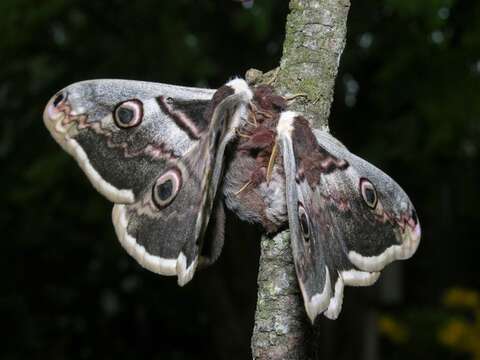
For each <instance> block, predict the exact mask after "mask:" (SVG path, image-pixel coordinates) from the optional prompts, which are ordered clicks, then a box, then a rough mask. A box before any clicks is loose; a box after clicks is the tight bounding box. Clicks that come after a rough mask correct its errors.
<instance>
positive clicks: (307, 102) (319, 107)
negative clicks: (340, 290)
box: [246, 0, 350, 360]
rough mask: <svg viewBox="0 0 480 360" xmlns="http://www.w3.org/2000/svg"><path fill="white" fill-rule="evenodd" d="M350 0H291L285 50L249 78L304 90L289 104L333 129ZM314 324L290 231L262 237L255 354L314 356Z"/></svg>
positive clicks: (293, 91)
mask: <svg viewBox="0 0 480 360" xmlns="http://www.w3.org/2000/svg"><path fill="white" fill-rule="evenodd" d="M349 7H350V2H349V1H348V0H291V1H290V13H289V15H288V17H287V23H286V35H285V41H284V45H283V55H282V59H281V61H280V65H279V67H278V68H277V69H275V70H273V71H270V72H268V73H266V74H261V73H259V72H258V71H256V70H249V72H248V73H247V75H246V78H247V80H248V81H250V82H252V83H255V82H257V83H258V82H268V83H270V84H272V85H273V86H274V87H275V89H276V90H277V91H278V92H279V93H280V94H282V95H284V96H287V97H292V96H295V95H299V96H297V97H296V98H295V101H293V102H292V104H291V106H290V109H292V110H295V111H299V112H302V113H303V114H304V115H305V116H306V117H307V118H308V119H309V120H311V121H312V123H313V124H314V126H315V127H317V128H322V129H328V116H329V114H330V106H331V103H332V100H333V88H334V83H335V77H336V75H337V72H338V66H339V62H340V56H341V54H342V51H343V48H344V46H345V39H346V24H347V16H348V10H349ZM311 331H312V327H311V325H310V323H309V321H308V318H307V316H306V315H305V311H304V307H303V300H302V298H301V294H300V291H299V287H298V283H297V280H296V275H295V269H294V265H293V259H292V254H291V248H290V237H289V234H288V231H285V232H282V233H280V234H278V235H276V236H275V237H273V238H269V237H266V236H265V237H264V238H263V239H262V241H261V255H260V267H259V274H258V299H257V309H256V314H255V325H254V330H253V336H252V355H253V358H254V359H262V360H263V359H272V360H273V359H302V360H303V359H311V358H313V357H314V355H312V354H313V352H312V349H311V346H310V344H309V340H310V339H311V338H313V337H312V336H311Z"/></svg>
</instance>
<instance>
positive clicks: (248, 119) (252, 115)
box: [247, 103, 258, 127]
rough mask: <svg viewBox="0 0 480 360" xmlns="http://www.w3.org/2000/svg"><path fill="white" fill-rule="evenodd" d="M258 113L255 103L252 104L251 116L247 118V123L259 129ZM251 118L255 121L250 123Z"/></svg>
mask: <svg viewBox="0 0 480 360" xmlns="http://www.w3.org/2000/svg"><path fill="white" fill-rule="evenodd" d="M257 111H258V109H257V107H256V106H255V104H253V103H250V114H249V115H250V116H248V118H247V123H248V124H249V125H251V126H253V127H257V126H258V125H257V124H258V123H257V116H256V115H255V113H256V112H257ZM250 117H251V118H252V119H253V122H250Z"/></svg>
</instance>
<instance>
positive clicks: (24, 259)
mask: <svg viewBox="0 0 480 360" xmlns="http://www.w3.org/2000/svg"><path fill="white" fill-rule="evenodd" d="M287 12H288V6H287V1H285V0H282V1H280V0H257V1H256V3H255V6H254V7H253V8H252V9H244V8H243V7H242V6H241V5H240V4H239V3H237V2H233V1H229V0H223V1H213V0H212V1H207V0H204V1H193V0H175V1H157V0H137V1H120V0H117V1H88V2H87V1H79V0H78V1H77V0H48V1H41V2H40V1H33V0H30V1H28V0H2V1H1V2H0V111H1V116H0V165H1V172H0V173H1V176H0V187H1V189H2V195H1V200H2V206H1V208H0V230H1V245H0V251H1V255H0V256H1V257H0V258H1V261H0V274H1V278H0V280H1V285H0V289H1V290H0V320H1V321H0V329H1V330H0V331H1V333H0V339H1V344H2V345H1V346H0V358H1V359H27V358H28V359H52V360H57V359H92V358H94V359H96V358H98V359H100V358H102V359H114V358H122V359H128V358H142V359H165V360H168V359H246V358H249V356H250V355H249V351H250V350H249V342H250V336H251V330H252V326H253V317H254V309H255V301H256V299H255V296H256V273H257V267H258V252H259V249H258V248H259V246H258V241H257V240H256V237H255V236H253V235H252V234H254V233H255V229H251V228H245V230H244V231H245V233H244V235H243V236H242V234H241V235H240V236H239V237H238V238H240V239H241V241H238V239H236V241H235V242H232V241H230V242H229V241H228V233H229V229H231V228H232V227H233V226H234V223H235V222H236V221H235V220H234V219H230V220H229V226H228V228H227V244H226V249H225V251H224V254H223V256H222V257H221V259H220V260H219V262H218V263H217V264H215V265H214V266H213V267H211V268H210V269H207V270H205V271H202V272H199V273H197V275H196V276H195V279H194V281H192V282H191V283H190V284H189V285H188V286H186V287H184V288H179V287H178V286H177V285H176V280H175V279H174V278H166V277H159V276H157V275H155V274H151V273H149V272H148V271H146V270H143V269H142V268H140V267H139V266H138V265H137V264H136V262H135V261H134V260H132V259H131V258H130V257H128V256H127V255H126V253H124V251H123V250H122V249H121V246H120V245H119V244H118V242H117V240H116V238H115V235H114V231H113V227H112V225H111V221H110V211H111V204H110V203H108V202H107V201H106V200H105V199H103V198H102V197H101V196H100V195H98V194H97V193H96V192H95V191H94V190H93V188H92V187H91V185H90V184H89V183H88V181H87V179H86V177H85V176H84V175H83V174H82V172H81V170H80V169H79V168H78V167H77V165H76V164H75V162H74V161H73V160H72V159H71V158H69V156H68V155H67V154H66V153H64V152H63V151H62V150H61V149H60V148H59V146H58V145H57V144H56V143H54V141H53V139H52V138H51V137H50V135H49V134H48V132H47V130H46V129H45V128H44V126H43V123H42V119H41V114H42V110H43V107H44V105H45V104H46V102H47V101H48V99H49V98H50V96H52V95H53V94H54V93H55V92H56V91H57V90H59V89H60V88H62V87H64V86H66V85H68V84H70V83H72V82H75V81H78V80H85V79H91V78H127V79H138V80H146V81H155V82H164V83H173V84H180V85H193V86H208V87H212V88H215V87H219V86H220V85H222V84H223V83H224V82H225V81H226V80H227V79H229V78H230V77H231V76H234V75H239V76H242V75H243V74H244V73H245V71H246V70H247V69H249V68H251V67H254V68H257V69H260V70H264V71H267V70H270V69H272V68H274V67H275V66H277V64H278V61H279V59H280V56H281V49H282V41H283V37H284V25H285V18H286V14H287ZM479 108H480V2H478V1H468V0H408V1H406V0H384V1H376V0H368V1H361V2H359V1H355V2H354V4H353V5H352V8H351V12H350V17H349V22H348V42H347V46H346V49H345V52H344V55H343V57H342V62H341V69H340V74H339V76H338V78H337V85H336V90H335V101H334V104H333V109H332V116H331V119H330V125H331V128H332V132H333V133H334V134H335V135H336V136H337V137H338V138H339V139H341V140H342V141H343V142H344V143H345V144H346V145H347V146H348V147H349V148H350V149H351V150H352V151H353V152H356V153H358V154H359V155H361V156H363V157H365V158H366V159H368V160H369V161H371V162H372V163H374V164H376V165H378V166H379V167H381V168H382V169H384V170H385V171H386V172H387V173H389V174H390V175H392V177H393V178H395V179H396V180H397V181H398V182H399V183H400V184H401V185H402V187H403V188H404V189H405V190H406V192H407V193H408V194H409V195H410V197H411V199H412V201H413V202H414V204H415V205H416V208H417V211H418V214H419V217H420V220H421V223H422V229H423V238H422V243H421V245H420V248H419V250H418V252H417V254H416V255H415V256H414V257H413V258H412V259H411V260H409V261H408V262H406V263H404V264H402V266H400V267H398V266H397V268H396V270H395V271H393V270H392V271H390V275H386V277H385V278H384V280H383V281H382V282H381V283H380V284H379V285H376V286H375V287H373V288H372V289H351V288H347V289H346V291H345V297H346V301H347V303H346V306H345V309H344V310H345V311H344V312H342V314H341V316H340V319H339V320H337V322H336V323H335V325H332V323H331V322H329V321H328V320H322V322H325V325H324V327H325V328H326V329H328V328H332V331H331V332H328V331H325V332H324V333H322V334H320V337H321V339H320V340H319V341H320V343H321V344H324V346H325V348H328V349H329V350H328V351H327V352H326V353H327V354H329V356H327V355H325V356H324V358H335V359H348V358H360V357H361V354H363V358H370V359H374V358H375V357H377V358H389V359H404V358H406V357H409V358H412V359H420V358H422V359H426V358H432V359H438V358H442V359H473V358H476V359H478V358H479V357H480V344H479V343H480V341H479V339H480V293H479V292H478V290H479V285H480V284H479V282H480V281H479V275H480V274H479V271H478V266H477V262H478V260H477V256H478V254H479V252H480V234H479V227H478V224H479V222H480V212H479V210H478V205H479V203H480V202H479V200H480V199H479V196H478V189H477V188H478V186H479V185H480V176H479V153H478V151H479V144H480V142H479V140H480V119H479V115H480V111H479V110H480V109H479ZM393 269H395V267H394V268H393ZM389 286H390V289H391V290H388V289H389ZM382 289H383V290H382ZM385 289H387V290H385ZM382 293H383V295H382ZM358 299H361V301H360V300H358ZM349 302H350V303H351V302H360V303H361V304H362V305H361V306H360V307H358V306H357V307H355V306H350V305H349ZM362 309H363V310H362ZM365 314H370V315H369V316H368V318H369V319H370V320H361V321H360V319H364V318H365ZM372 319H373V320H372ZM365 321H366V322H365ZM327 322H328V323H327ZM359 324H360V326H359ZM362 324H363V325H362ZM355 326H356V328H355ZM333 327H335V329H333ZM355 329H356V330H355ZM370 335H372V336H370ZM369 336H370V337H369ZM372 337H373V342H372V340H371V339H372ZM359 339H360V341H359ZM368 339H370V340H368ZM369 341H370V343H369V344H370V345H368V346H367V347H370V350H368V349H367V350H365V349H363V350H361V348H362V343H364V342H367V343H368V342H369ZM359 343H360V345H359ZM372 344H373V345H372ZM364 345H365V344H364ZM365 346H366V345H365ZM365 346H364V347H365ZM372 346H373V347H372ZM372 348H373V350H372ZM359 349H360V350H359ZM358 351H361V352H358ZM372 351H373V352H372ZM368 354H370V355H368ZM375 354H376V355H375Z"/></svg>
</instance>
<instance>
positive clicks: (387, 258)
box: [277, 112, 420, 322]
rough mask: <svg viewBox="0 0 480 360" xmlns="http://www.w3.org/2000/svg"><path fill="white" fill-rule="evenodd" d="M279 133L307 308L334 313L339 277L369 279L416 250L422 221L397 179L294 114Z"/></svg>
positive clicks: (350, 281) (356, 281)
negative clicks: (395, 180) (396, 181)
mask: <svg viewBox="0 0 480 360" xmlns="http://www.w3.org/2000/svg"><path fill="white" fill-rule="evenodd" d="M277 136H278V141H279V143H280V146H281V148H282V155H283V163H284V170H285V181H286V201H287V209H288V220H289V227H290V233H291V242H292V252H293V257H294V262H295V268H296V272H297V277H298V280H299V284H300V288H301V291H302V295H303V298H304V303H305V308H306V311H307V315H308V316H309V318H310V319H311V321H312V322H313V321H314V320H315V318H316V317H317V315H318V314H320V313H324V315H325V316H327V317H328V318H330V319H335V318H337V317H338V315H339V313H340V311H341V307H342V301H343V288H344V285H351V286H368V285H371V284H373V283H374V282H375V281H376V280H377V279H378V276H379V272H380V271H381V270H382V269H383V268H384V267H385V266H386V265H387V264H389V263H391V262H392V261H394V260H399V259H407V258H409V257H411V256H412V255H413V254H414V252H415V251H416V249H417V247H418V244H419V241H420V225H419V221H418V218H417V215H416V212H415V209H414V207H413V205H412V203H411V201H410V200H409V198H408V196H407V195H406V194H405V192H404V191H403V190H402V189H401V188H400V186H399V185H398V184H397V183H395V182H394V181H393V180H392V179H391V178H390V177H389V176H388V175H386V174H385V173H383V172H382V171H381V170H379V169H377V168H376V167H375V166H373V165H372V164H370V163H368V162H367V161H365V160H363V159H361V158H359V157H357V156H355V155H354V154H352V153H351V152H349V151H348V150H347V149H346V148H345V147H344V146H343V145H342V144H341V143H340V142H339V141H338V140H336V139H335V138H334V137H333V136H331V135H330V134H328V133H326V132H324V131H320V130H312V128H311V127H310V124H309V123H308V121H307V120H306V119H305V118H303V117H302V116H300V115H299V114H297V113H294V112H284V113H282V114H281V116H280V120H279V123H278V126H277Z"/></svg>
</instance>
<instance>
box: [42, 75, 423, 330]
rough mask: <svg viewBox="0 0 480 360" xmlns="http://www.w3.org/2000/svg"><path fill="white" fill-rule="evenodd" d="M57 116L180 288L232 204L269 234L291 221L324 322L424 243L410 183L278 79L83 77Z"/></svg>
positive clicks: (301, 274) (119, 217)
mask: <svg viewBox="0 0 480 360" xmlns="http://www.w3.org/2000/svg"><path fill="white" fill-rule="evenodd" d="M44 122H45V125H46V126H47V128H48V130H49V131H50V133H51V134H52V136H53V137H54V138H55V140H56V141H57V142H58V143H59V144H60V145H61V146H62V147H63V149H64V150H65V151H67V152H68V153H69V154H70V155H72V156H73V157H74V158H75V159H76V160H77V162H78V164H79V165H80V167H81V168H82V169H83V171H84V172H85V173H86V175H87V177H88V178H89V180H90V181H91V183H92V184H93V186H94V187H95V188H96V189H97V190H98V191H99V192H100V193H101V194H103V195H104V196H106V197H107V198H108V199H109V200H110V201H112V202H113V203H114V206H113V213H112V217H113V223H114V226H115V231H116V234H117V237H118V239H119V240H120V242H121V244H122V246H123V247H124V248H125V250H126V251H127V252H128V253H129V254H130V255H131V256H133V257H134V258H135V259H136V260H137V261H138V262H139V263H140V265H142V266H143V267H145V268H147V269H148V270H151V271H153V272H156V273H158V274H162V275H176V276H177V277H178V283H179V285H184V284H186V283H187V282H188V281H190V280H191V279H192V277H193V275H194V273H195V270H196V269H197V267H198V266H202V265H205V264H210V263H212V262H213V261H215V260H216V258H217V257H218V256H219V254H220V251H221V248H222V245H223V230H224V217H225V215H224V205H226V206H228V207H229V208H230V209H231V210H232V211H233V212H234V213H236V214H237V215H238V216H239V217H240V218H241V219H243V220H246V221H250V222H257V223H260V224H261V225H263V227H264V228H265V230H266V231H267V232H269V233H274V232H277V231H279V230H280V229H282V228H286V227H287V226H288V227H289V229H290V235H291V244H292V250H293V257H294V261H295V268H296V272H297V277H298V281H299V284H300V288H301V291H302V295H303V298H304V302H305V308H306V311H307V314H308V316H309V318H310V319H311V320H312V322H313V321H314V320H315V318H316V317H317V315H318V314H320V313H323V314H324V315H325V316H327V317H328V318H331V319H335V318H336V317H337V316H338V315H339V313H340V310H341V306H342V299H343V288H344V285H352V286H367V285H371V284H373V283H374V282H375V281H376V280H377V279H378V276H379V271H380V270H382V269H383V268H384V267H385V266H386V265H387V264H389V263H390V262H392V261H394V260H397V259H406V258H409V257H410V256H412V255H413V253H414V252H415V251H416V249H417V247H418V244H419V241H420V225H419V222H418V218H417V215H416V212H415V209H414V207H413V205H412V203H411V202H410V200H409V198H408V196H407V195H406V194H405V192H404V191H403V190H402V189H401V188H400V186H399V185H397V184H396V183H395V182H394V181H393V180H392V179H391V178H390V177H388V176H387V175H386V174H384V173H383V172H382V171H380V170H379V169H377V168H376V167H374V166H373V165H371V164H370V163H368V162H367V161H365V160H363V159H361V158H359V157H357V156H355V155H354V154H352V153H350V152H349V151H348V150H347V149H346V148H345V146H344V145H342V144H341V143H340V142H339V141H338V140H336V139H335V138H334V137H332V136H331V135H330V134H329V133H327V132H325V131H320V130H317V129H313V128H312V126H311V124H310V123H309V122H308V121H307V120H306V119H305V117H303V116H302V115H301V114H299V113H295V112H291V111H287V102H286V101H285V99H284V98H282V97H280V96H278V95H275V94H274V93H273V91H272V89H271V88H270V87H268V86H257V87H250V86H249V85H248V84H247V83H246V82H245V81H244V80H242V79H234V80H232V81H230V82H228V83H227V84H226V85H224V86H222V87H221V88H219V89H218V90H216V91H215V90H210V89H200V88H189V87H180V86H172V85H165V84H158V83H147V82H140V81H126V80H92V81H84V82H79V83H75V84H73V85H70V86H68V87H66V88H65V89H63V90H62V91H60V92H59V93H57V94H56V95H55V96H54V97H53V98H52V99H51V100H50V101H49V103H48V105H47V107H46V109H45V112H44ZM207 229H208V231H207ZM206 233H207V234H208V236H209V240H208V241H209V243H208V246H204V245H205V242H204V240H205V234H206Z"/></svg>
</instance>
